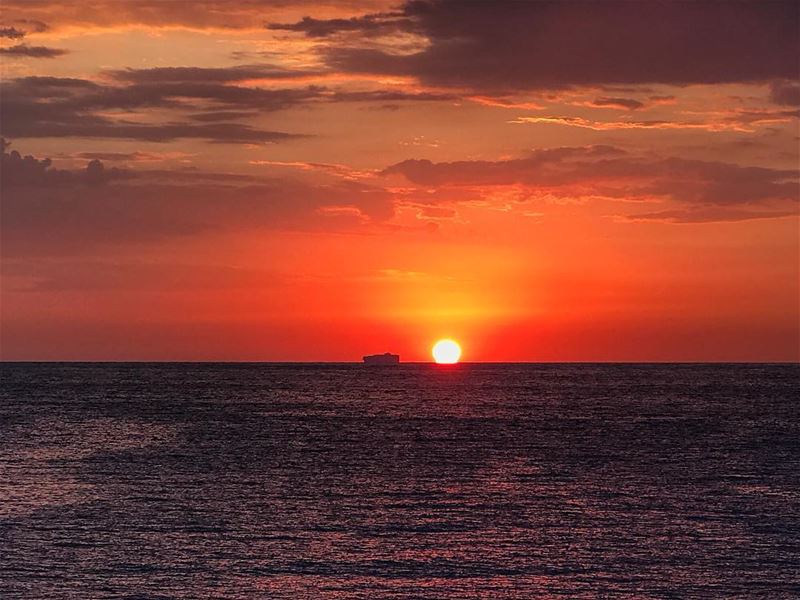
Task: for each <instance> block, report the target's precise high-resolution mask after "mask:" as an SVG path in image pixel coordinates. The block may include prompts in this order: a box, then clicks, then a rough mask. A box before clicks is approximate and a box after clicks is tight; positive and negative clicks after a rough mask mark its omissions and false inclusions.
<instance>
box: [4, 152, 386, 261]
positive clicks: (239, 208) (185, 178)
mask: <svg viewBox="0 0 800 600" xmlns="http://www.w3.org/2000/svg"><path fill="white" fill-rule="evenodd" d="M0 173H2V178H1V179H0V182H2V186H3V188H2V196H3V202H2V204H1V205H0V211H1V213H0V223H2V236H1V237H2V251H3V255H4V256H22V255H41V256H45V255H65V254H75V253H83V252H89V251H96V249H97V247H98V246H110V245H117V244H130V243H142V242H152V241H157V240H164V239H169V238H172V237H175V236H186V235H193V234H199V233H204V232H213V231H228V230H233V231H245V230H252V231H256V230H259V229H319V228H330V227H343V226H345V227H353V226H356V225H358V224H359V222H360V220H362V219H370V220H383V219H387V218H389V217H391V216H392V214H393V210H394V208H393V207H394V198H393V195H392V194H391V193H390V192H389V191H387V190H384V189H383V188H380V187H376V186H369V185H365V184H362V183H358V182H353V181H335V182H333V183H330V184H311V183H307V182H304V181H299V180H295V179H266V178H256V177H252V176H246V175H237V174H227V173H207V172H202V171H196V170H187V171H164V170H162V171H128V170H123V169H107V168H105V167H104V166H103V163H101V162H100V161H99V160H96V159H95V160H92V161H90V162H89V163H88V165H87V167H86V168H85V169H79V170H74V171H68V170H57V169H54V168H52V165H51V163H50V161H49V160H47V159H44V160H40V159H37V158H35V157H33V156H26V157H23V156H21V155H20V154H19V153H16V152H10V153H8V152H3V162H2V168H1V170H0ZM100 184H102V185H100ZM341 208H345V209H349V212H345V214H343V213H342V211H339V210H336V209H341Z"/></svg>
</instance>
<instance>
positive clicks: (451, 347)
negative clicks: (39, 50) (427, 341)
mask: <svg viewBox="0 0 800 600" xmlns="http://www.w3.org/2000/svg"><path fill="white" fill-rule="evenodd" d="M432 353H433V360H435V361H436V363H437V364H440V365H452V364H455V363H457V362H458V359H459V358H461V346H459V345H458V343H457V342H455V341H453V340H439V341H438V342H436V343H435V344H434V345H433V350H432Z"/></svg>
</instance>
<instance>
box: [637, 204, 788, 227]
mask: <svg viewBox="0 0 800 600" xmlns="http://www.w3.org/2000/svg"><path fill="white" fill-rule="evenodd" d="M797 215H798V212H797V211H796V210H771V211H765V210H762V211H756V210H737V209H729V208H721V207H707V208H702V209H699V210H663V211H657V212H650V213H639V214H634V215H628V216H626V217H624V218H623V220H625V221H661V222H664V223H724V222H729V223H736V222H739V221H750V220H753V219H779V218H784V217H796V216H797Z"/></svg>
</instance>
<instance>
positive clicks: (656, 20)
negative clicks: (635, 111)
mask: <svg viewBox="0 0 800 600" xmlns="http://www.w3.org/2000/svg"><path fill="white" fill-rule="evenodd" d="M798 7H799V5H798V4H797V3H796V2H790V1H776V2H756V1H744V2H719V1H714V0H703V1H699V2H667V1H652V2H617V1H608V2H586V1H575V2H488V1H466V0H464V1H440V0H412V1H410V2H407V3H406V4H405V6H404V8H403V10H402V12H403V19H407V20H410V21H412V22H413V31H414V32H415V33H419V34H421V35H423V36H424V37H425V38H427V40H428V42H429V45H428V46H427V47H426V48H425V49H424V50H422V51H420V52H417V53H414V54H406V55H399V54H396V53H390V52H388V51H382V50H379V49H375V48H365V47H358V46H355V45H354V46H347V45H340V44H336V43H332V44H329V45H328V46H327V48H326V50H325V58H326V60H327V62H328V64H329V65H330V66H332V67H334V68H336V69H340V70H344V71H351V72H365V73H388V74H400V75H415V76H418V77H420V78H421V79H422V80H423V82H425V83H428V84H433V85H446V86H456V87H467V88H472V89H479V90H494V91H498V90H510V89H547V88H550V89H555V88H559V87H565V86H572V85H603V84H643V83H667V84H679V85H682V84H696V83H725V82H744V81H763V80H767V79H776V78H780V79H785V78H796V77H797V73H798V56H800V34H798V28H797V23H798V10H799V8H798ZM302 24H303V22H302V21H301V22H300V23H299V24H297V27H298V29H299V30H302Z"/></svg>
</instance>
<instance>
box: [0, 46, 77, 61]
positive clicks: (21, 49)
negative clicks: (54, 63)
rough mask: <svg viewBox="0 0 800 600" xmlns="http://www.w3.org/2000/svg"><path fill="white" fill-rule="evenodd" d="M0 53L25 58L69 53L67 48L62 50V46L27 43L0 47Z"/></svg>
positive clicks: (49, 56) (53, 56)
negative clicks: (53, 46) (49, 46)
mask: <svg viewBox="0 0 800 600" xmlns="http://www.w3.org/2000/svg"><path fill="white" fill-rule="evenodd" d="M0 54H5V55H6V56H20V57H27V58H58V57H59V56H64V55H65V54H69V50H64V49H62V48H48V47H47V46H28V45H27V44H18V45H16V46H11V47H9V48H0Z"/></svg>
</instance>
